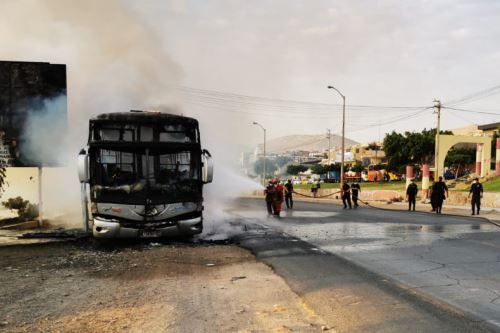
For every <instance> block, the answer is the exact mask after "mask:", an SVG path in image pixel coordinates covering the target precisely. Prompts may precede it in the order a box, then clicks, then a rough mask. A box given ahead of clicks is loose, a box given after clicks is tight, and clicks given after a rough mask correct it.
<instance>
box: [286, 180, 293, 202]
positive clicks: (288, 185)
mask: <svg viewBox="0 0 500 333" xmlns="http://www.w3.org/2000/svg"><path fill="white" fill-rule="evenodd" d="M292 195H293V184H292V180H291V179H288V181H287V182H286V184H285V203H286V208H287V209H293V197H292Z"/></svg>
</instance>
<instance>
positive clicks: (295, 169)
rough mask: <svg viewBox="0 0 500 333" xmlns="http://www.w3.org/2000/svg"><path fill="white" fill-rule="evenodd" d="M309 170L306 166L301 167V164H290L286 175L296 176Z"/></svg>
mask: <svg viewBox="0 0 500 333" xmlns="http://www.w3.org/2000/svg"><path fill="white" fill-rule="evenodd" d="M307 169H309V168H308V167H307V166H305V165H301V164H290V165H289V166H287V168H286V173H287V174H289V175H292V176H296V175H298V174H299V172H304V171H306V170H307Z"/></svg>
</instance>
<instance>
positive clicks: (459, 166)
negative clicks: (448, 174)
mask: <svg viewBox="0 0 500 333" xmlns="http://www.w3.org/2000/svg"><path fill="white" fill-rule="evenodd" d="M475 159H476V150H475V149H474V148H458V149H455V148H452V149H450V150H449V151H448V154H447V155H446V159H445V160H444V165H445V166H447V167H451V168H454V169H455V178H457V177H458V175H459V173H460V171H461V170H463V168H464V167H465V166H466V165H469V164H471V163H473V162H474V161H475Z"/></svg>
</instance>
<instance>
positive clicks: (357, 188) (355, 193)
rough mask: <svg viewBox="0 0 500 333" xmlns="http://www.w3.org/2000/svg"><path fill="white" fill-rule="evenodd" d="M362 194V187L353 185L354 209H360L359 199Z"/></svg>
mask: <svg viewBox="0 0 500 333" xmlns="http://www.w3.org/2000/svg"><path fill="white" fill-rule="evenodd" d="M360 192H361V186H359V184H358V183H356V182H355V183H353V184H352V185H351V193H352V201H353V203H354V208H358V207H359V205H358V198H359V193H360Z"/></svg>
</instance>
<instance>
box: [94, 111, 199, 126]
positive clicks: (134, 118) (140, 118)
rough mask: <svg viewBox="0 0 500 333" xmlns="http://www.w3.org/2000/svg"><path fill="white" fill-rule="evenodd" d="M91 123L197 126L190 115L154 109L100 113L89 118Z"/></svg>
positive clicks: (196, 121) (196, 122)
mask: <svg viewBox="0 0 500 333" xmlns="http://www.w3.org/2000/svg"><path fill="white" fill-rule="evenodd" d="M90 122H93V123H99V122H103V123H107V122H120V123H141V124H150V123H158V122H160V123H169V122H171V123H174V124H186V125H191V126H198V120H196V119H194V118H190V117H184V116H180V115H176V114H171V113H163V112H155V111H139V110H131V111H130V112H112V113H102V114H99V115H97V116H95V117H93V118H91V119H90Z"/></svg>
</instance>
